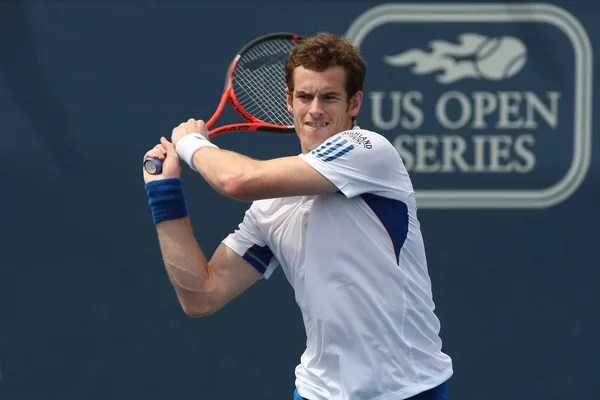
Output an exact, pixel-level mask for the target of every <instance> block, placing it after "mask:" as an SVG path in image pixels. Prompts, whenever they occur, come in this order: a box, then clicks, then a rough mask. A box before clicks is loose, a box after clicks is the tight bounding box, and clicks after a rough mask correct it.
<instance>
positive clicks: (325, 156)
mask: <svg viewBox="0 0 600 400" xmlns="http://www.w3.org/2000/svg"><path fill="white" fill-rule="evenodd" d="M354 149H355V147H354V145H353V144H352V143H349V142H348V140H346V139H344V138H342V136H336V137H335V138H334V139H333V140H329V141H327V142H325V144H322V145H321V146H319V147H318V148H316V149H314V150H313V151H312V152H311V153H312V154H313V155H314V156H316V157H317V158H319V159H320V160H321V161H323V162H330V161H333V160H335V159H336V158H340V157H341V156H343V155H344V154H347V153H349V152H351V151H352V150H354Z"/></svg>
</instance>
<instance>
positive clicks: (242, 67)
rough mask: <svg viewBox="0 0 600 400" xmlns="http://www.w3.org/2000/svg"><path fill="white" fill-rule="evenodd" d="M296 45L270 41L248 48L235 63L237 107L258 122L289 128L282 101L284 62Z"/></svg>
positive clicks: (284, 84)
mask: <svg viewBox="0 0 600 400" xmlns="http://www.w3.org/2000/svg"><path fill="white" fill-rule="evenodd" d="M296 45H297V42H295V41H292V40H290V39H286V38H279V39H269V40H265V41H263V42H259V43H257V44H256V45H254V46H252V47H250V48H249V49H248V50H247V51H246V52H244V54H242V55H241V57H240V59H239V60H238V63H237V66H236V68H235V70H234V73H233V78H232V82H233V91H234V93H235V95H236V97H237V100H238V102H239V104H240V106H241V107H242V108H243V109H244V110H245V111H246V112H247V113H248V114H250V115H252V116H253V117H255V118H258V119H260V120H261V121H264V122H267V123H271V124H276V125H280V126H292V125H293V124H294V120H293V117H292V115H291V114H290V113H289V111H288V109H287V103H286V98H285V88H286V83H285V61H286V59H287V56H288V54H289V52H290V50H291V49H292V48H293V47H295V46H296Z"/></svg>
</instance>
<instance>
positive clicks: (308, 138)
mask: <svg viewBox="0 0 600 400" xmlns="http://www.w3.org/2000/svg"><path fill="white" fill-rule="evenodd" d="M294 86H295V88H294V93H293V96H291V95H290V93H289V91H287V90H286V94H287V103H288V110H289V111H290V112H291V113H292V114H293V115H294V125H295V127H296V133H297V134H298V137H299V138H300V144H301V145H302V153H308V152H310V151H312V150H314V149H315V148H317V147H318V146H319V145H320V144H321V143H323V142H324V141H325V140H326V139H328V138H330V137H332V136H333V135H335V134H337V133H340V132H342V131H345V130H348V129H351V128H352V117H354V116H356V115H357V114H358V112H359V110H360V104H361V102H362V96H363V94H362V92H357V93H356V94H355V95H354V96H353V97H352V99H350V102H348V97H347V94H346V71H344V69H343V68H342V67H332V68H329V69H326V70H325V71H323V72H316V71H312V70H309V69H306V68H304V67H297V68H296V69H295V70H294Z"/></svg>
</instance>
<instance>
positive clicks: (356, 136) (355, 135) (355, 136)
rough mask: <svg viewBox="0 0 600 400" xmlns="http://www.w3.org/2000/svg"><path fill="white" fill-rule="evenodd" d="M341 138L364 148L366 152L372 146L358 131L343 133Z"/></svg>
mask: <svg viewBox="0 0 600 400" xmlns="http://www.w3.org/2000/svg"><path fill="white" fill-rule="evenodd" d="M342 136H344V137H345V138H347V139H349V140H351V141H353V142H354V143H356V144H358V145H360V146H362V147H364V148H365V149H367V150H370V149H372V148H373V144H372V143H371V140H369V139H368V138H367V137H366V136H364V135H363V134H362V133H360V131H345V132H343V133H342Z"/></svg>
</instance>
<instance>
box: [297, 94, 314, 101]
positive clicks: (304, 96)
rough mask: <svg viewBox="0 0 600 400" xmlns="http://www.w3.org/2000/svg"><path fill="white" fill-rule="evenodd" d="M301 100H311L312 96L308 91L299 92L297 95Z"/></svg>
mask: <svg viewBox="0 0 600 400" xmlns="http://www.w3.org/2000/svg"><path fill="white" fill-rule="evenodd" d="M296 97H297V98H298V99H300V100H310V98H311V96H310V94H308V93H298V94H297V96H296Z"/></svg>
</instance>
